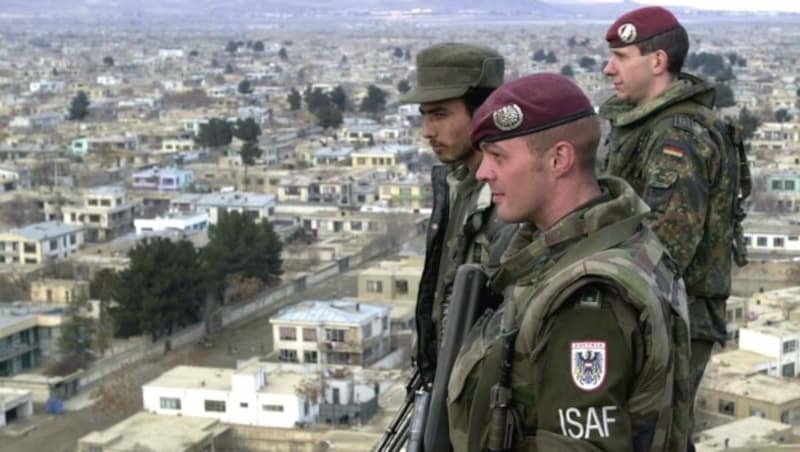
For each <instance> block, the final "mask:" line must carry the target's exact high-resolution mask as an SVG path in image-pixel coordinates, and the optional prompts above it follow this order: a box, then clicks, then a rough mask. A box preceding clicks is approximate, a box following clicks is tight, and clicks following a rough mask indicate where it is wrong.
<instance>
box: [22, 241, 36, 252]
mask: <svg viewBox="0 0 800 452" xmlns="http://www.w3.org/2000/svg"><path fill="white" fill-rule="evenodd" d="M22 251H24V252H26V253H35V252H36V244H35V243H30V242H26V243H25V244H24V245H23V247H22Z"/></svg>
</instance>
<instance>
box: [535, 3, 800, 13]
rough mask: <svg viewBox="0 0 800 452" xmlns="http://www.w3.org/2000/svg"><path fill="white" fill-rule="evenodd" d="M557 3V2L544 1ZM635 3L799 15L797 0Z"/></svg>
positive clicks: (799, 5) (799, 4) (799, 6)
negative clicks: (781, 12)
mask: <svg viewBox="0 0 800 452" xmlns="http://www.w3.org/2000/svg"><path fill="white" fill-rule="evenodd" d="M546 1H548V2H550V3H558V0H546ZM582 1H586V2H595V3H596V2H609V1H613V0H582ZM635 1H636V2H637V3H646V4H652V5H663V6H673V5H685V6H691V7H693V8H697V9H716V10H735V11H791V12H796V13H800V1H798V0H635Z"/></svg>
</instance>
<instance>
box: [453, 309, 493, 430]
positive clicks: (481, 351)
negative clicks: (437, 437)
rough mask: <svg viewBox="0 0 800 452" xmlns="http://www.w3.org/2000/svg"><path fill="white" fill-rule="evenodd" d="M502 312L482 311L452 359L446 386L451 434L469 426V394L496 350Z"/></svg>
mask: <svg viewBox="0 0 800 452" xmlns="http://www.w3.org/2000/svg"><path fill="white" fill-rule="evenodd" d="M502 317H503V309H502V308H500V309H499V310H497V311H492V310H488V311H486V312H485V313H484V314H483V315H482V316H481V317H480V318H479V319H478V320H477V321H476V322H475V325H474V326H473V327H472V329H471V330H470V332H469V333H468V334H467V337H466V338H465V340H464V346H463V347H462V351H461V353H459V355H458V357H457V358H456V362H455V363H454V365H453V371H452V373H451V374H450V381H449V382H448V385H447V405H448V414H449V418H450V419H449V420H450V426H451V431H453V430H456V431H460V432H462V433H466V429H467V426H468V422H469V412H470V408H471V402H472V399H473V397H474V394H472V392H473V391H474V388H475V385H476V383H477V381H478V377H479V375H480V372H481V369H482V368H483V366H484V365H486V358H487V356H489V353H490V352H491V350H492V347H494V346H496V342H497V338H498V336H499V335H500V321H501V319H502Z"/></svg>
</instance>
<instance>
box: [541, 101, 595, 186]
mask: <svg viewBox="0 0 800 452" xmlns="http://www.w3.org/2000/svg"><path fill="white" fill-rule="evenodd" d="M526 141H527V144H528V150H530V151H531V152H542V151H544V150H547V149H550V148H551V147H553V146H554V145H555V144H556V143H558V142H559V141H568V142H570V143H572V146H573V147H574V148H575V152H576V154H577V161H578V168H579V169H580V170H581V171H591V172H594V167H595V160H596V159H597V146H598V145H599V144H600V120H599V119H598V118H597V115H594V114H593V115H589V116H585V117H583V118H580V119H577V120H575V121H572V122H568V123H566V124H561V125H560V126H555V127H552V128H550V129H545V130H542V131H541V132H537V133H534V134H531V135H528V139H527V140H526Z"/></svg>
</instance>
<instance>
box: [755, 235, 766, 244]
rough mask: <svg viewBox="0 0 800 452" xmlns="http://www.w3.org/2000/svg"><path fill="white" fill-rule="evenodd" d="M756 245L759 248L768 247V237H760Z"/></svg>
mask: <svg viewBox="0 0 800 452" xmlns="http://www.w3.org/2000/svg"><path fill="white" fill-rule="evenodd" d="M756 245H757V246H767V238H766V237H759V238H758V239H757V240H756Z"/></svg>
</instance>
